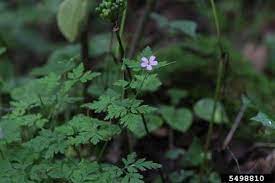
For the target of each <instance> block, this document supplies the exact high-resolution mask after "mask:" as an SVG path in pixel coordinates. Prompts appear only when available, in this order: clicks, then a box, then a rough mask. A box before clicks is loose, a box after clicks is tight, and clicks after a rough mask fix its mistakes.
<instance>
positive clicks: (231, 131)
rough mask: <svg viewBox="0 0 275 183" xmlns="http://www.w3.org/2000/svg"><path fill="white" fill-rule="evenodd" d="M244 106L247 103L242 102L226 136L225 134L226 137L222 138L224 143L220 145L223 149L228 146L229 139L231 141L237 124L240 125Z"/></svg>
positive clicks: (245, 106)
mask: <svg viewBox="0 0 275 183" xmlns="http://www.w3.org/2000/svg"><path fill="white" fill-rule="evenodd" d="M246 108H247V105H245V104H242V106H241V109H240V111H239V113H238V115H237V116H236V118H235V121H234V124H233V125H232V127H231V129H230V131H229V133H228V134H227V136H226V138H225V140H224V143H223V146H222V149H223V150H224V149H225V148H226V147H227V146H228V144H229V143H230V141H231V139H232V137H233V135H234V133H235V131H236V130H237V128H238V126H239V125H240V123H241V120H242V118H243V115H244V113H245V110H246Z"/></svg>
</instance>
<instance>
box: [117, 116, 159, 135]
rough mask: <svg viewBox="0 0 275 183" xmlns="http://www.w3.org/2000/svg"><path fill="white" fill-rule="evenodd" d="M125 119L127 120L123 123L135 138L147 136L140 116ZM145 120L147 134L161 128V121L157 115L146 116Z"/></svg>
mask: <svg viewBox="0 0 275 183" xmlns="http://www.w3.org/2000/svg"><path fill="white" fill-rule="evenodd" d="M125 117H126V116H125ZM127 117H128V119H127V120H125V121H127V124H128V128H129V130H130V131H131V132H133V133H134V135H135V136H137V137H138V138H142V137H144V136H146V135H147V134H146V131H145V127H144V124H143V122H142V118H141V116H140V115H136V116H132V115H131V116H127ZM123 119H124V118H123ZM123 119H122V120H123ZM145 120H146V124H147V127H148V130H149V132H153V131H154V130H156V129H158V128H159V127H161V125H162V124H163V120H162V119H161V118H160V117H159V116H157V115H146V116H145Z"/></svg>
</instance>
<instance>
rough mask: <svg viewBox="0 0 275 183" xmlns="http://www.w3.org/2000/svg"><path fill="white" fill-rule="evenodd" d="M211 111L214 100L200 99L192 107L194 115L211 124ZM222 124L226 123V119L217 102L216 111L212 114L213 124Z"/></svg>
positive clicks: (222, 109) (221, 107)
mask: <svg viewBox="0 0 275 183" xmlns="http://www.w3.org/2000/svg"><path fill="white" fill-rule="evenodd" d="M213 110H214V100H213V99H210V98H205V99H201V100H199V101H198V102H197V103H196V104H195V106H194V111H195V114H196V115H197V116H198V117H200V118H201V119H204V120H206V121H208V122H211V117H212V112H213ZM223 122H228V117H227V115H226V112H225V110H224V107H223V105H222V104H221V103H220V102H217V106H216V111H215V114H214V123H217V124H220V123H223Z"/></svg>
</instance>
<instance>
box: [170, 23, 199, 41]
mask: <svg viewBox="0 0 275 183" xmlns="http://www.w3.org/2000/svg"><path fill="white" fill-rule="evenodd" d="M170 29H171V30H172V31H177V32H181V33H184V34H186V35H187V36H190V37H195V36H196V29H197V24H196V23H195V22H193V21H190V20H175V21H172V22H171V23H170Z"/></svg>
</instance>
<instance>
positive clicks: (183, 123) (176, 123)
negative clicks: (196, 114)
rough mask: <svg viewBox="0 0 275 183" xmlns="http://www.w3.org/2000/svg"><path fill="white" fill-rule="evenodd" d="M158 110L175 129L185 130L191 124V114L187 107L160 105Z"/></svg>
mask: <svg viewBox="0 0 275 183" xmlns="http://www.w3.org/2000/svg"><path fill="white" fill-rule="evenodd" d="M160 111H161V114H162V116H163V118H164V119H165V121H166V122H167V123H168V124H169V125H170V126H171V128H173V129H175V130H179V131H181V132H186V131H187V130H188V129H189V128H190V126H191V124H192V118H193V116H192V113H191V111H190V110H189V109H186V108H180V109H175V108H174V107H171V106H162V107H161V110H160Z"/></svg>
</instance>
